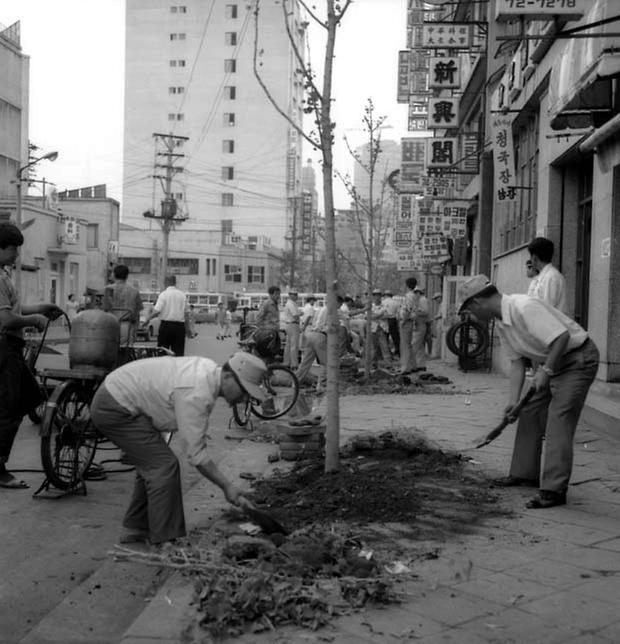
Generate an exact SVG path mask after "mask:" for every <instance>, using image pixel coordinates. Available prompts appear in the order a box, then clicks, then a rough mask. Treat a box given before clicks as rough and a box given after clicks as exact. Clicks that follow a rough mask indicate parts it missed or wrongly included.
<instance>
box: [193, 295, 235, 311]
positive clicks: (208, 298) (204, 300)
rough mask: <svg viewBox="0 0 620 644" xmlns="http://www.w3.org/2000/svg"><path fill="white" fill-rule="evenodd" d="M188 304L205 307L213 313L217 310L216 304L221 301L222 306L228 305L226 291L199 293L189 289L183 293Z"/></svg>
mask: <svg viewBox="0 0 620 644" xmlns="http://www.w3.org/2000/svg"><path fill="white" fill-rule="evenodd" d="M185 297H186V299H187V303H188V304H193V305H194V307H195V308H197V309H198V308H200V309H205V308H206V309H207V310H208V311H209V313H215V311H217V305H218V304H220V303H222V304H223V305H224V308H226V307H227V305H228V297H229V296H228V294H227V293H204V292H202V293H199V292H196V291H190V292H187V293H185Z"/></svg>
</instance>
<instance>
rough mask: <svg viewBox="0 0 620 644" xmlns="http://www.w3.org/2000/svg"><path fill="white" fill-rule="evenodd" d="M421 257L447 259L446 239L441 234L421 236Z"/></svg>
mask: <svg viewBox="0 0 620 644" xmlns="http://www.w3.org/2000/svg"><path fill="white" fill-rule="evenodd" d="M422 257H423V258H424V259H425V260H426V261H435V262H442V261H443V262H445V261H447V260H449V259H450V251H449V249H448V240H447V239H446V238H445V237H444V236H443V235H426V236H425V237H423V238H422Z"/></svg>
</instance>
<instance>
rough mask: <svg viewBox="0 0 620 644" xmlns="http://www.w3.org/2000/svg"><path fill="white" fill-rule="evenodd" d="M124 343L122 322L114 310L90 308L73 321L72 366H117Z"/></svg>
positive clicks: (70, 363)
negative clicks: (121, 335)
mask: <svg viewBox="0 0 620 644" xmlns="http://www.w3.org/2000/svg"><path fill="white" fill-rule="evenodd" d="M119 347H120V325H119V323H118V320H117V319H116V317H115V316H114V315H112V314H111V313H106V312H105V311H101V310H99V309H88V310H86V311H82V312H81V313H79V314H78V315H77V316H76V317H75V319H74V320H73V322H72V323H71V336H70V338H69V365H70V367H71V368H72V369H73V368H76V367H98V368H103V369H114V367H116V364H117V361H118V351H119Z"/></svg>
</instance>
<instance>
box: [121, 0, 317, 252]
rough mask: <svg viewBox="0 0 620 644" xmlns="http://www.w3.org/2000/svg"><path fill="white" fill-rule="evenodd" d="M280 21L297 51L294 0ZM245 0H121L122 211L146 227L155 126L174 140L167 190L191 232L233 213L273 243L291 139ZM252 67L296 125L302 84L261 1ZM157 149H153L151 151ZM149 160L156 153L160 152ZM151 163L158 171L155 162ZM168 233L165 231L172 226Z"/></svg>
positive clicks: (282, 227)
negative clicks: (169, 188)
mask: <svg viewBox="0 0 620 644" xmlns="http://www.w3.org/2000/svg"><path fill="white" fill-rule="evenodd" d="M288 8H289V10H290V12H291V15H290V19H289V20H290V27H291V32H292V34H293V35H294V38H295V39H296V45H297V48H298V50H299V51H301V52H304V51H305V40H306V32H305V29H306V23H305V22H304V21H302V19H301V17H300V12H299V6H298V3H297V0H293V1H292V2H289V3H288ZM253 32H254V8H253V3H245V2H205V1H204V0H184V1H183V3H182V4H171V3H170V2H167V1H163V0H127V3H126V56H125V60H126V63H125V138H124V167H123V186H124V188H123V202H122V203H123V213H122V218H123V222H124V223H126V224H129V225H132V226H137V227H140V228H147V227H148V226H147V225H146V224H145V223H144V219H143V213H144V212H145V211H147V210H149V209H154V210H155V212H156V213H158V212H159V208H160V204H159V201H160V199H161V198H162V197H161V191H160V187H159V184H157V191H158V192H159V195H157V194H156V196H155V199H154V200H153V198H152V193H153V189H152V179H151V178H148V175H151V174H153V172H152V168H149V167H148V166H149V165H150V164H151V163H152V160H153V154H154V140H153V133H156V132H157V133H163V134H168V133H172V134H174V135H178V136H182V137H188V140H179V141H177V143H178V147H177V148H175V152H176V153H178V154H182V155H185V156H184V158H180V157H179V158H177V159H175V165H177V166H181V167H183V172H182V173H178V174H175V176H174V179H173V196H174V198H175V199H176V201H177V203H178V206H179V211H180V212H183V213H184V214H187V215H188V216H189V221H188V222H187V223H186V224H183V226H185V227H187V228H191V229H192V230H194V231H196V232H195V233H194V234H195V235H200V234H201V232H200V231H203V230H204V231H206V230H208V229H212V228H213V227H214V224H216V223H219V222H220V221H221V220H232V221H233V222H234V226H235V230H236V231H238V233H239V234H241V235H243V236H244V237H247V236H248V235H252V234H256V232H257V230H258V229H260V231H261V233H262V234H264V235H265V236H267V237H270V238H271V240H272V242H273V244H274V246H276V247H280V248H282V247H283V246H284V245H285V237H287V236H288V235H289V231H290V230H291V224H292V220H293V212H294V208H295V206H296V199H298V198H299V197H300V195H301V172H300V169H301V140H300V138H299V136H298V133H297V131H296V130H295V129H294V128H293V127H291V126H290V125H289V124H288V123H287V121H286V120H285V119H284V118H283V117H282V116H281V115H280V114H278V113H277V112H276V110H275V109H274V108H273V106H272V105H271V104H270V102H269V100H268V99H267V98H266V96H265V95H264V92H263V90H262V89H261V87H260V86H259V84H258V82H257V80H256V78H255V77H254V72H253V54H254V33H253ZM259 41H260V42H259V50H260V72H261V74H262V76H263V78H264V81H265V83H266V85H267V87H268V88H269V89H270V91H271V92H272V94H273V96H274V98H275V99H276V100H277V101H278V103H279V105H281V106H282V108H283V109H284V110H285V111H286V113H287V114H288V115H289V116H290V117H291V119H293V120H294V121H295V122H296V123H299V124H301V122H302V117H303V112H302V107H303V106H302V98H303V84H302V83H301V82H300V80H299V78H297V77H296V75H295V73H294V70H295V69H296V68H297V67H298V66H299V63H298V62H297V61H296V60H295V56H294V53H293V49H292V46H291V43H290V42H289V39H288V36H287V33H286V29H285V27H284V23H283V16H282V8H281V6H280V5H279V4H277V3H274V2H264V3H262V4H261V5H260V15H259ZM161 151H162V150H159V152H161ZM157 162H158V163H159V164H160V165H161V164H164V162H165V159H164V157H162V156H161V155H160V156H158V157H157ZM156 174H161V175H163V174H165V169H164V168H161V171H160V172H159V173H156ZM176 234H177V233H175V235H176Z"/></svg>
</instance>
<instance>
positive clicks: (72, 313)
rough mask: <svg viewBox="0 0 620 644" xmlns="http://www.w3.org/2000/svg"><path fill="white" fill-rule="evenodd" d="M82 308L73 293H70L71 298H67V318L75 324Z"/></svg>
mask: <svg viewBox="0 0 620 644" xmlns="http://www.w3.org/2000/svg"><path fill="white" fill-rule="evenodd" d="M79 308H80V305H79V303H78V302H77V300H76V299H75V295H74V294H73V293H69V297H67V306H66V309H67V317H68V318H69V322H73V320H75V318H76V316H77V314H78V309H79Z"/></svg>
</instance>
